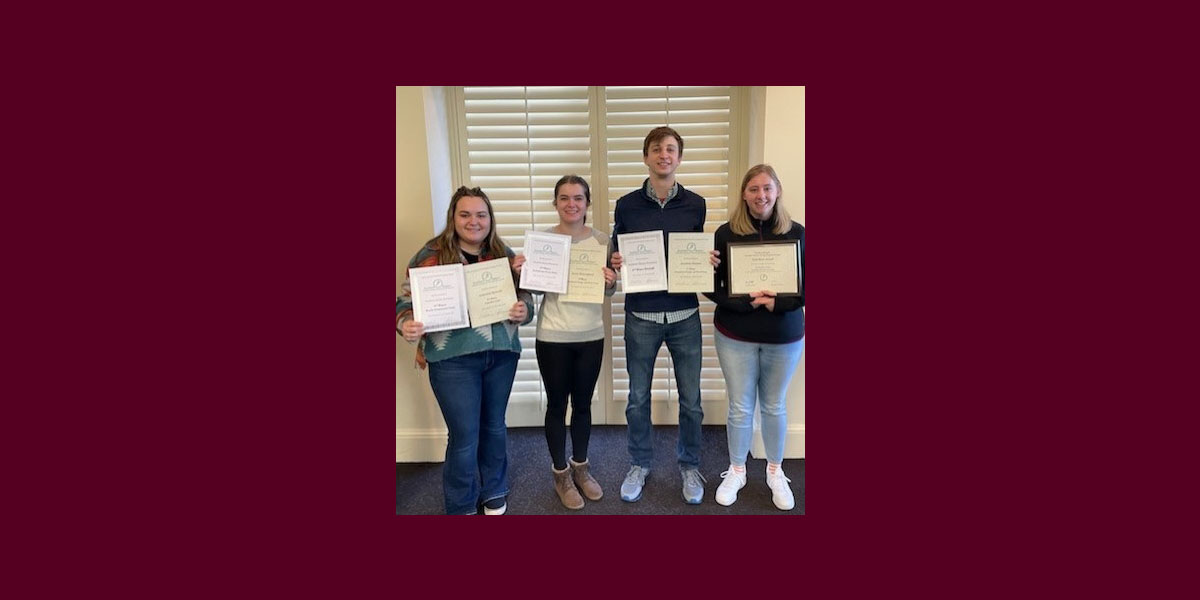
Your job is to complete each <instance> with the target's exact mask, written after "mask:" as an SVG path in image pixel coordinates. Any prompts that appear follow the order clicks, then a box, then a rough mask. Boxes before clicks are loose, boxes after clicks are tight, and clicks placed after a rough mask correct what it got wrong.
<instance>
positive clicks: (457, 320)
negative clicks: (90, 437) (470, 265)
mask: <svg viewBox="0 0 1200 600" xmlns="http://www.w3.org/2000/svg"><path fill="white" fill-rule="evenodd" d="M408 282H409V285H410V287H411V288H412V300H413V319H415V320H417V321H419V322H421V323H422V324H423V325H425V332H426V333H432V332H434V331H445V330H447V329H459V328H461V327H470V326H471V322H470V320H469V319H468V316H467V294H466V287H467V286H466V282H465V280H464V277H463V266H462V265H461V264H454V265H438V266H436V267H420V268H416V269H409V270H408Z"/></svg>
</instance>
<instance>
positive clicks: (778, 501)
mask: <svg viewBox="0 0 1200 600" xmlns="http://www.w3.org/2000/svg"><path fill="white" fill-rule="evenodd" d="M790 481H791V479H788V478H787V475H784V474H783V465H780V466H779V468H777V469H775V474H774V475H772V474H771V469H770V467H767V486H768V487H770V488H771V501H772V502H774V503H775V508H778V509H779V510H792V508H794V507H795V506H796V499H795V498H794V497H792V488H790V487H788V482H790Z"/></svg>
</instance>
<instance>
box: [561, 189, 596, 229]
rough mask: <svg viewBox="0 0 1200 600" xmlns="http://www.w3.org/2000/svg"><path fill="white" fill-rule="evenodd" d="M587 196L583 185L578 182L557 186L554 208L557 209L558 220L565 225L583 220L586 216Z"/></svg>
mask: <svg viewBox="0 0 1200 600" xmlns="http://www.w3.org/2000/svg"><path fill="white" fill-rule="evenodd" d="M587 205H588V202H587V196H586V195H584V193H583V186H582V185H580V184H578V183H567V184H563V185H561V186H559V188H558V195H557V196H555V197H554V208H555V210H557V211H558V220H559V221H562V223H563V224H565V225H574V224H576V223H579V222H581V221H583V219H584V217H586V216H587Z"/></svg>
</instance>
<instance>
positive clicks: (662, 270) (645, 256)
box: [617, 229, 667, 294]
mask: <svg viewBox="0 0 1200 600" xmlns="http://www.w3.org/2000/svg"><path fill="white" fill-rule="evenodd" d="M617 245H619V246H620V247H621V248H620V252H621V279H622V280H624V282H625V284H624V285H625V293H626V294H636V293H638V292H661V291H665V290H666V289H667V257H666V252H665V251H664V250H663V232H662V230H660V229H656V230H654V231H643V232H642V233H618V234H617Z"/></svg>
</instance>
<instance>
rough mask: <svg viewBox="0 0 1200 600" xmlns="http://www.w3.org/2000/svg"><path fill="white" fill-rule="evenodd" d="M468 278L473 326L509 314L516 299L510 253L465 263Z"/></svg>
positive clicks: (500, 318) (465, 274) (468, 296)
mask: <svg viewBox="0 0 1200 600" xmlns="http://www.w3.org/2000/svg"><path fill="white" fill-rule="evenodd" d="M463 276H464V277H465V278H466V280H467V312H468V313H469V314H470V316H471V327H479V326H480V325H490V324H492V323H495V322H497V321H503V320H505V319H507V318H508V311H509V310H510V309H512V306H513V304H516V302H517V288H516V286H514V285H513V278H512V267H510V266H509V262H508V257H507V256H506V257H504V258H498V259H495V260H484V261H480V262H477V263H475V264H473V265H467V266H465V267H463Z"/></svg>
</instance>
